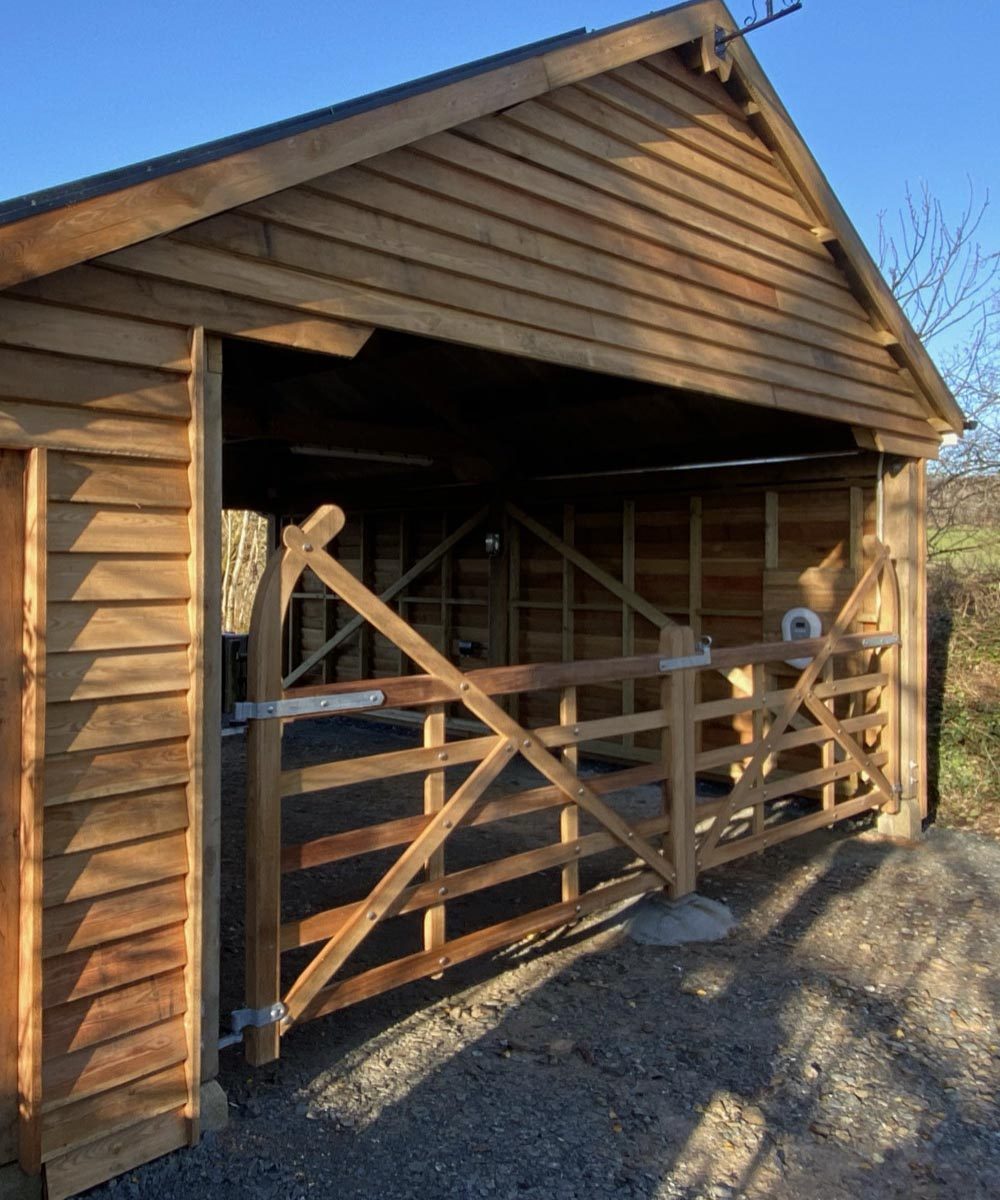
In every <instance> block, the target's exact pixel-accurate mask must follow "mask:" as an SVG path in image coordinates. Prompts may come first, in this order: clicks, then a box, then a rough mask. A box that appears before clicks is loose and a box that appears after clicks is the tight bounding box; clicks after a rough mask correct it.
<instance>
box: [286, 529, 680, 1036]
mask: <svg viewBox="0 0 1000 1200" xmlns="http://www.w3.org/2000/svg"><path fill="white" fill-rule="evenodd" d="M282 540H283V542H284V545H285V547H286V549H287V550H288V551H289V552H290V554H291V555H292V556H294V558H295V559H298V560H300V561H301V562H302V565H303V567H305V566H308V567H309V568H310V569H311V570H312V572H313V573H314V574H315V575H316V576H317V578H319V579H320V580H322V582H323V583H325V584H326V586H327V587H329V588H330V589H331V590H332V591H333V592H335V593H336V594H337V595H338V596H339V597H340V598H341V599H342V600H344V601H345V602H346V603H347V604H349V605H350V606H351V607H352V608H353V609H354V610H355V612H357V613H358V615H359V616H362V617H364V618H365V620H367V621H368V622H369V623H370V624H371V625H372V626H373V627H374V628H375V629H377V630H378V631H379V633H381V634H383V636H385V637H387V638H388V639H389V640H390V641H392V642H393V643H394V644H395V645H397V646H398V647H399V648H400V650H402V651H403V653H404V654H406V655H407V656H408V657H409V658H411V659H412V660H413V661H414V662H415V663H417V665H418V666H420V667H422V668H423V669H424V670H425V671H426V672H428V674H431V675H434V676H436V677H437V678H438V679H440V680H441V681H442V682H444V683H447V684H449V685H450V686H451V687H452V688H453V689H454V690H455V692H456V693H457V694H458V697H459V699H460V700H461V702H462V703H463V704H464V705H465V707H466V708H467V709H468V710H469V711H470V712H471V713H472V714H473V715H474V716H476V717H478V718H479V719H480V720H481V721H483V722H484V723H485V724H487V725H488V726H489V727H490V728H491V729H492V731H493V732H494V733H495V734H497V735H498V737H499V738H501V739H503V740H504V741H506V742H507V743H508V744H509V745H510V748H511V749H512V750H513V749H516V750H517V751H518V752H519V753H520V754H522V755H523V756H524V758H526V759H527V761H528V762H530V763H531V765H532V766H533V767H535V768H536V769H537V770H538V771H540V772H541V774H542V775H544V776H545V777H546V778H547V779H548V781H549V782H550V783H551V784H553V785H555V786H556V787H557V788H559V789H560V790H561V791H562V792H563V793H564V794H565V795H566V796H567V798H568V799H569V800H570V801H571V802H573V803H575V804H577V805H579V807H581V808H583V809H584V810H585V811H587V812H588V813H590V815H591V816H593V817H594V818H595V819H596V820H597V821H599V822H600V823H601V824H602V825H603V826H604V827H605V828H606V829H607V830H608V832H609V833H611V834H612V836H613V837H614V838H615V840H616V841H618V842H619V843H620V844H621V845H623V846H625V847H626V848H627V849H630V850H632V851H633V853H635V854H636V855H637V857H639V858H640V859H641V860H642V861H643V862H644V863H645V864H646V865H647V866H648V867H650V868H652V870H653V871H654V872H655V873H656V874H657V875H658V876H659V877H660V878H661V879H662V880H663V882H664V883H667V884H669V883H672V882H673V881H674V879H675V876H676V873H675V871H674V868H673V866H672V865H671V864H670V863H669V862H668V861H667V859H666V857H665V855H664V853H663V851H662V850H660V849H658V848H656V847H654V846H653V845H652V844H651V843H650V842H649V841H648V840H647V839H646V838H644V837H642V836H640V835H639V834H638V833H637V832H636V830H635V829H634V828H633V827H632V826H631V825H630V824H629V823H628V822H627V821H625V820H624V819H623V818H622V817H620V816H619V815H618V814H617V813H616V812H615V811H614V809H612V808H611V807H609V806H608V805H607V804H605V803H604V801H603V800H601V799H600V797H599V796H598V795H597V793H596V792H594V791H593V790H592V789H591V788H590V787H589V786H588V785H587V784H586V782H584V781H583V780H581V779H580V778H579V777H578V776H576V775H575V774H574V773H573V772H572V771H571V770H570V769H569V768H568V767H567V766H566V765H565V764H564V763H563V762H562V761H561V760H560V759H559V758H557V757H556V756H555V755H553V754H552V753H551V752H550V751H549V750H548V749H547V748H546V747H545V746H544V745H543V744H542V742H541V741H540V740H539V738H538V736H537V734H535V733H533V732H532V731H531V730H530V729H525V728H524V727H523V726H521V725H520V724H519V723H518V722H517V721H515V720H514V719H513V717H511V716H510V715H509V714H508V713H507V712H505V711H504V710H503V709H502V708H501V707H500V706H499V705H498V704H497V703H496V702H495V701H494V700H493V699H492V698H491V697H490V696H488V695H487V694H486V693H485V692H484V691H483V690H482V689H481V688H480V687H478V686H477V685H476V684H475V683H473V682H472V681H471V680H469V679H468V678H467V677H466V675H465V674H464V673H463V672H462V671H460V670H459V669H458V668H457V667H456V666H455V665H454V664H453V663H451V662H449V660H448V659H447V658H445V657H444V655H443V654H441V653H440V652H439V651H438V650H436V649H435V648H434V647H433V646H432V645H431V644H430V643H429V642H428V641H427V640H426V638H424V637H422V636H421V635H420V634H419V633H417V631H416V630H415V629H414V628H413V627H412V626H411V625H409V624H408V623H407V622H406V621H405V620H404V619H403V618H402V617H400V616H399V614H398V613H395V612H393V611H392V609H391V608H389V607H388V605H386V604H384V603H383V602H382V601H381V600H379V598H378V597H377V596H375V595H374V594H373V593H372V592H371V591H369V589H368V588H366V587H365V586H364V584H363V583H361V582H360V581H359V580H358V579H356V578H355V577H354V576H353V575H352V574H351V573H350V572H349V571H348V570H346V568H344V567H343V566H342V565H341V564H340V563H338V562H337V561H336V560H335V559H334V558H333V557H331V555H329V554H328V553H326V551H325V550H323V549H318V548H316V547H315V546H314V545H313V544H312V543H311V541H310V539H309V537H308V536H307V535H306V534H305V533H304V532H303V530H302V529H300V528H298V527H296V526H294V525H290V526H288V527H287V528H286V529H285V531H284V533H283V536H282ZM494 753H495V751H494ZM487 761H488V760H487ZM481 765H482V764H481ZM473 777H474V776H473ZM473 777H470V779H471V778H473ZM453 799H454V798H453ZM445 811H446V810H442V812H445ZM440 816H441V814H440V813H439V814H438V818H440ZM438 818H435V823H436V821H437V819H438ZM412 849H413V847H412V845H411V847H410V850H411V851H412ZM409 854H410V851H405V852H404V853H403V855H402V856H401V857H400V859H399V860H398V862H397V864H396V867H394V868H391V869H390V875H392V876H393V886H392V889H391V891H392V893H393V894H392V897H391V899H389V898H388V897H383V905H384V904H385V900H386V899H388V900H389V903H388V905H387V906H386V907H388V908H390V909H391V905H392V903H393V901H394V900H395V899H396V894H397V889H398V892H401V891H402V889H403V888H405V886H406V885H407V883H409V882H410V880H411V879H412V878H413V876H414V875H415V874H416V871H417V870H419V869H420V866H422V861H423V860H421V861H420V862H419V863H416V862H415V863H413V864H412V868H413V869H412V870H409V869H399V868H401V867H402V866H403V864H404V861H408V855H409ZM408 865H410V864H409V863H408ZM385 878H386V877H383V884H384V883H385ZM381 887H382V885H379V887H378V888H377V889H376V891H379V890H380V889H381ZM372 895H373V896H374V895H375V893H372ZM372 911H374V912H375V913H376V918H375V919H376V920H377V919H379V918H380V917H381V916H384V915H387V914H386V908H385V907H381V908H379V907H376V908H374V909H373V910H372ZM388 915H391V912H390V913H388ZM372 923H374V922H372ZM343 932H344V931H342V933H341V934H338V935H336V936H335V937H334V938H332V939H331V940H330V941H329V942H327V943H326V945H325V946H324V947H323V949H322V950H321V951H320V952H319V954H318V955H317V957H316V958H315V959H314V960H313V962H312V964H311V965H310V966H309V967H307V968H306V970H305V971H304V972H303V974H302V975H301V976H300V977H299V979H298V980H297V981H296V982H295V984H293V985H292V988H291V990H290V991H289V993H288V995H287V996H286V1002H287V1004H288V1009H289V1015H288V1017H286V1018H285V1020H284V1022H283V1024H282V1027H283V1029H287V1028H288V1027H289V1026H290V1025H291V1024H292V1023H293V1022H294V1021H296V1020H298V1019H300V1018H301V1017H302V1015H303V1014H304V1012H306V1011H307V1010H308V1007H309V1005H310V1004H311V1003H312V1001H313V1000H314V999H315V998H316V995H317V993H318V992H319V991H320V989H321V988H322V987H323V985H324V983H325V982H326V980H327V979H329V978H330V977H331V976H332V975H333V974H334V973H335V972H336V971H337V970H339V968H340V966H342V965H343V962H344V961H346V958H347V957H348V956H349V954H350V953H352V952H353V950H354V948H355V946H356V945H357V944H358V942H355V944H354V945H352V946H347V945H344V946H343V952H341V943H342V941H343ZM351 940H353V939H351ZM359 941H360V939H359ZM324 968H326V971H325V978H324Z"/></svg>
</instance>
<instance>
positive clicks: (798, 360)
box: [101, 53, 935, 450]
mask: <svg viewBox="0 0 1000 1200" xmlns="http://www.w3.org/2000/svg"><path fill="white" fill-rule="evenodd" d="M817 225H818V218H817V217H816V216H815V214H813V213H812V212H811V210H810V209H809V208H808V206H807V204H806V203H805V201H804V200H803V199H802V198H801V196H800V195H799V194H798V192H797V190H796V188H795V187H794V186H793V184H792V183H791V181H790V180H789V178H788V177H787V175H786V174H785V173H784V171H783V170H782V167H781V165H780V163H779V161H778V160H777V159H776V157H775V156H774V155H773V154H772V153H771V151H770V150H768V149H767V147H766V146H765V145H764V143H763V142H762V141H761V140H760V139H759V138H758V137H757V136H756V134H755V133H754V132H753V130H752V128H751V126H750V124H749V121H748V119H747V118H746V117H745V116H744V114H743V113H742V111H741V110H740V108H739V107H738V106H737V105H736V104H735V103H734V102H733V101H732V99H730V97H729V95H728V94H727V93H726V91H725V90H724V89H723V87H722V85H721V84H719V82H718V81H717V80H715V79H711V78H707V77H698V76H695V75H694V74H692V73H691V72H690V71H688V70H687V69H686V68H684V67H683V66H682V65H681V64H680V60H679V59H678V58H677V57H676V56H675V55H673V54H672V53H668V54H662V55H657V56H655V57H654V58H652V59H649V60H646V61H644V62H641V63H637V64H634V65H633V66H629V67H623V68H621V69H619V70H616V71H612V72H608V73H606V74H604V75H599V76H596V77H594V78H593V79H590V80H587V81H586V82H583V83H579V84H575V85H573V86H570V87H565V88H562V89H559V90H557V91H554V92H552V93H550V94H549V95H548V96H545V97H544V98H541V99H535V100H531V101H528V102H526V103H523V104H520V105H516V106H514V107H512V108H510V109H507V110H506V111H504V112H503V113H501V114H497V115H494V116H489V117H483V118H481V119H479V120H476V121H473V122H471V123H469V124H467V125H464V126H460V127H458V128H456V129H454V130H452V131H450V132H445V133H439V134H435V135H433V136H431V137H428V138H425V139H423V140H422V141H418V142H416V143H414V144H413V145H411V146H408V147H405V148H402V149H398V150H393V151H390V152H389V153H387V154H383V155H380V156H376V157H373V158H370V159H368V160H367V161H365V162H363V163H360V164H358V165H356V166H350V167H345V168H343V169H341V170H339V171H336V172H334V173H333V174H330V175H326V176H324V177H321V178H318V179H315V180H312V181H310V182H309V183H308V184H303V185H301V186H299V187H295V188H290V189H286V190H284V191H279V192H277V193H275V194H274V195H272V196H269V197H266V198H264V199H260V200H257V201H254V202H253V203H250V204H246V205H244V206H242V207H241V208H239V209H236V210H233V211H232V212H228V213H224V214H221V215H219V216H216V217H211V218H209V219H208V220H205V221H201V222H198V223H195V224H193V225H190V226H188V227H186V228H183V229H180V230H178V231H176V232H175V233H173V234H171V235H169V236H165V237H161V238H158V239H154V240H152V241H150V242H148V243H144V244H141V245H137V246H133V247H130V248H128V249H126V250H122V251H119V252H116V253H114V254H112V255H109V256H107V257H106V258H105V259H103V260H101V261H102V262H103V263H104V264H105V265H107V266H111V267H114V268H115V270H117V271H121V272H126V273H134V274H137V275H140V276H144V277H148V278H156V279H169V280H172V281H175V282H178V283H183V284H185V285H188V286H191V287H211V288H214V289H217V290H218V291H221V292H227V293H229V294H232V295H234V296H240V297H243V298H248V297H252V298H254V300H255V301H257V302H266V303H267V304H269V305H274V306H281V307H284V308H287V309H298V310H300V311H302V312H307V313H309V314H312V315H313V316H315V317H317V318H319V317H324V316H325V317H327V318H334V319H346V320H351V321H355V322H359V323H363V324H368V325H375V326H383V327H386V328H393V329H399V330H405V331H408V332H413V333H418V334H426V335H429V336H434V337H441V338H445V339H449V340H453V341H456V342H463V343H466V344H470V345H479V346H485V347H489V348H493V349H497V350H501V351H506V352H509V353H514V354H519V355H527V356H530V357H535V358H540V359H544V360H547V361H551V362H558V363H564V364H568V365H573V366H580V367H586V368H591V369H594V370H598V371H602V372H607V373H612V374H618V375H621V376H623V377H626V378H632V379H640V380H644V381H648V382H654V383H662V384H666V385H670V386H676V387H680V388H686V389H690V390H693V391H702V392H707V393H710V394H713V395H719V396H725V397H728V398H732V399H736V400H741V401H745V402H748V403H751V404H757V405H763V406H766V407H776V408H784V409H788V410H792V411H796V412H805V413H810V414H814V415H819V416H825V417H829V418H832V419H836V420H840V421H846V422H849V423H852V424H855V425H858V426H862V427H865V428H869V429H876V430H880V431H883V432H885V433H887V434H892V435H896V436H899V437H904V438H910V439H916V440H918V441H923V442H926V443H927V445H928V449H929V450H933V447H932V445H931V443H932V442H933V439H934V437H935V435H934V433H933V431H932V429H931V427H930V426H929V425H928V423H927V410H926V407H925V405H924V402H923V401H922V400H921V399H920V398H919V397H918V396H917V394H916V391H915V388H914V386H913V383H912V381H911V379H910V377H909V375H908V374H907V373H906V372H904V371H902V370H901V369H900V368H899V367H898V365H897V364H896V363H895V361H894V360H893V358H892V357H891V356H890V354H889V352H888V350H887V349H886V347H885V344H884V343H885V340H886V339H885V337H884V335H882V334H880V333H879V332H878V331H877V330H876V329H875V328H874V327H873V325H872V324H871V322H870V321H869V320H868V317H867V315H866V313H865V312H864V310H863V309H862V307H861V305H860V304H859V302H858V301H857V300H856V299H855V297H854V295H853V294H852V292H851V290H850V287H849V285H848V281H847V279H846V277H845V275H844V274H843V273H842V271H841V270H840V268H839V267H838V266H837V264H836V263H835V262H834V260H833V258H832V257H831V255H830V253H829V251H828V250H827V248H826V246H825V245H824V243H823V242H822V241H821V240H820V237H819V234H818V232H817ZM819 232H821V231H819Z"/></svg>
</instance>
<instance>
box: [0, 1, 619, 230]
mask: <svg viewBox="0 0 1000 1200" xmlns="http://www.w3.org/2000/svg"><path fill="white" fill-rule="evenodd" d="M628 24H632V22H631V21H630V22H628ZM602 32H603V31H602ZM593 36H595V34H593V33H590V32H588V31H587V30H586V29H584V28H580V29H574V30H571V31H569V32H568V33H561V34H557V35H555V36H554V37H549V38H543V39H541V40H540V41H537V42H529V43H527V44H526V45H524V46H518V47H516V48H515V49H513V50H507V51H504V52H502V53H500V54H493V55H490V56H489V57H487V58H478V59H475V60H474V61H473V62H468V63H464V64H462V65H461V66H458V67H451V68H449V69H448V70H445V71H436V72H435V73H434V74H432V75H423V76H421V77H420V78H419V79H412V80H410V81H409V82H407V83H400V84H395V85H393V86H392V87H388V88H383V89H382V90H380V91H377V92H368V93H366V94H365V95H363V96H358V97H356V98H355V99H353V100H344V101H341V102H340V103H339V104H331V105H329V106H328V107H326V108H317V109H314V110H313V111H312V112H308V113H302V114H301V115H299V116H296V117H288V118H286V119H285V120H283V121H274V122H272V123H271V124H269V125H260V126H258V127H257V128H256V129H248V130H246V131H245V132H243V133H236V134H231V135H229V136H228V137H223V138H216V139H215V140H214V141H211V142H203V143H201V145H198V146H191V147H189V148H188V149H184V150H177V151H174V152H173V153H170V154H161V155H159V156H158V157H156V158H149V159H145V160H144V161H142V162H138V163H132V164H130V165H129V166H125V167H116V168H115V169H113V170H110V171H102V172H100V173H99V174H97V175H87V176H85V177H84V178H82V179H76V180H73V181H72V182H70V183H61V184H56V185H55V186H54V187H50V188H43V189H42V190H40V191H37V192H29V193H27V194H26V195H24V196H16V197H14V198H13V199H11V200H4V201H0V225H9V224H12V223H14V222H15V221H21V220H23V219H24V218H25V217H31V216H36V215H37V214H39V213H43V212H50V211H52V210H53V209H56V208H63V207H65V206H67V205H69V204H78V203H80V202H81V201H83V200H90V199H93V198H94V197H95V196H101V195H104V194H106V193H108V192H115V191H118V190H120V189H122V188H127V187H132V186H134V185H135V184H137V183H143V182H145V181H146V180H148V179H158V178H160V177H161V176H164V175H171V174H173V173H174V172H176V171H182V170H184V169H185V168H187V167H194V166H200V165H202V164H203V163H208V162H214V161H216V160H217V159H221V158H227V157H229V155H231V154H237V153H239V152H240V151H242V150H252V149H255V148H256V147H257V146H263V145H266V144H267V143H268V142H276V141H279V140H280V139H281V138H285V137H291V136H292V135H293V134H297V133H305V132H307V131H308V130H310V129H316V128H318V127H320V126H322V125H332V124H334V123H336V122H337V121H343V120H346V119H347V118H348V117H354V116H357V115H358V114H360V113H364V112H370V111H372V110H373V109H376V108H381V107H382V106H383V105H386V104H392V103H394V102H395V101H397V100H405V99H407V98H408V97H410V96H418V95H420V94H422V93H424V92H430V91H434V90H435V89H436V88H440V87H445V86H447V85H448V84H450V83H458V82H460V81H461V80H463V79H471V78H474V77H475V76H476V75H482V74H485V73H486V72H487V71H493V70H496V68H498V67H506V66H513V65H514V64H515V63H518V62H522V61H523V60H524V59H527V58H532V57H534V56H535V55H536V54H543V53H545V52H546V51H548V50H553V49H556V48H557V47H559V48H561V47H563V46H569V45H572V44H573V43H574V42H581V41H585V40H586V39H587V38H589V37H593Z"/></svg>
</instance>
